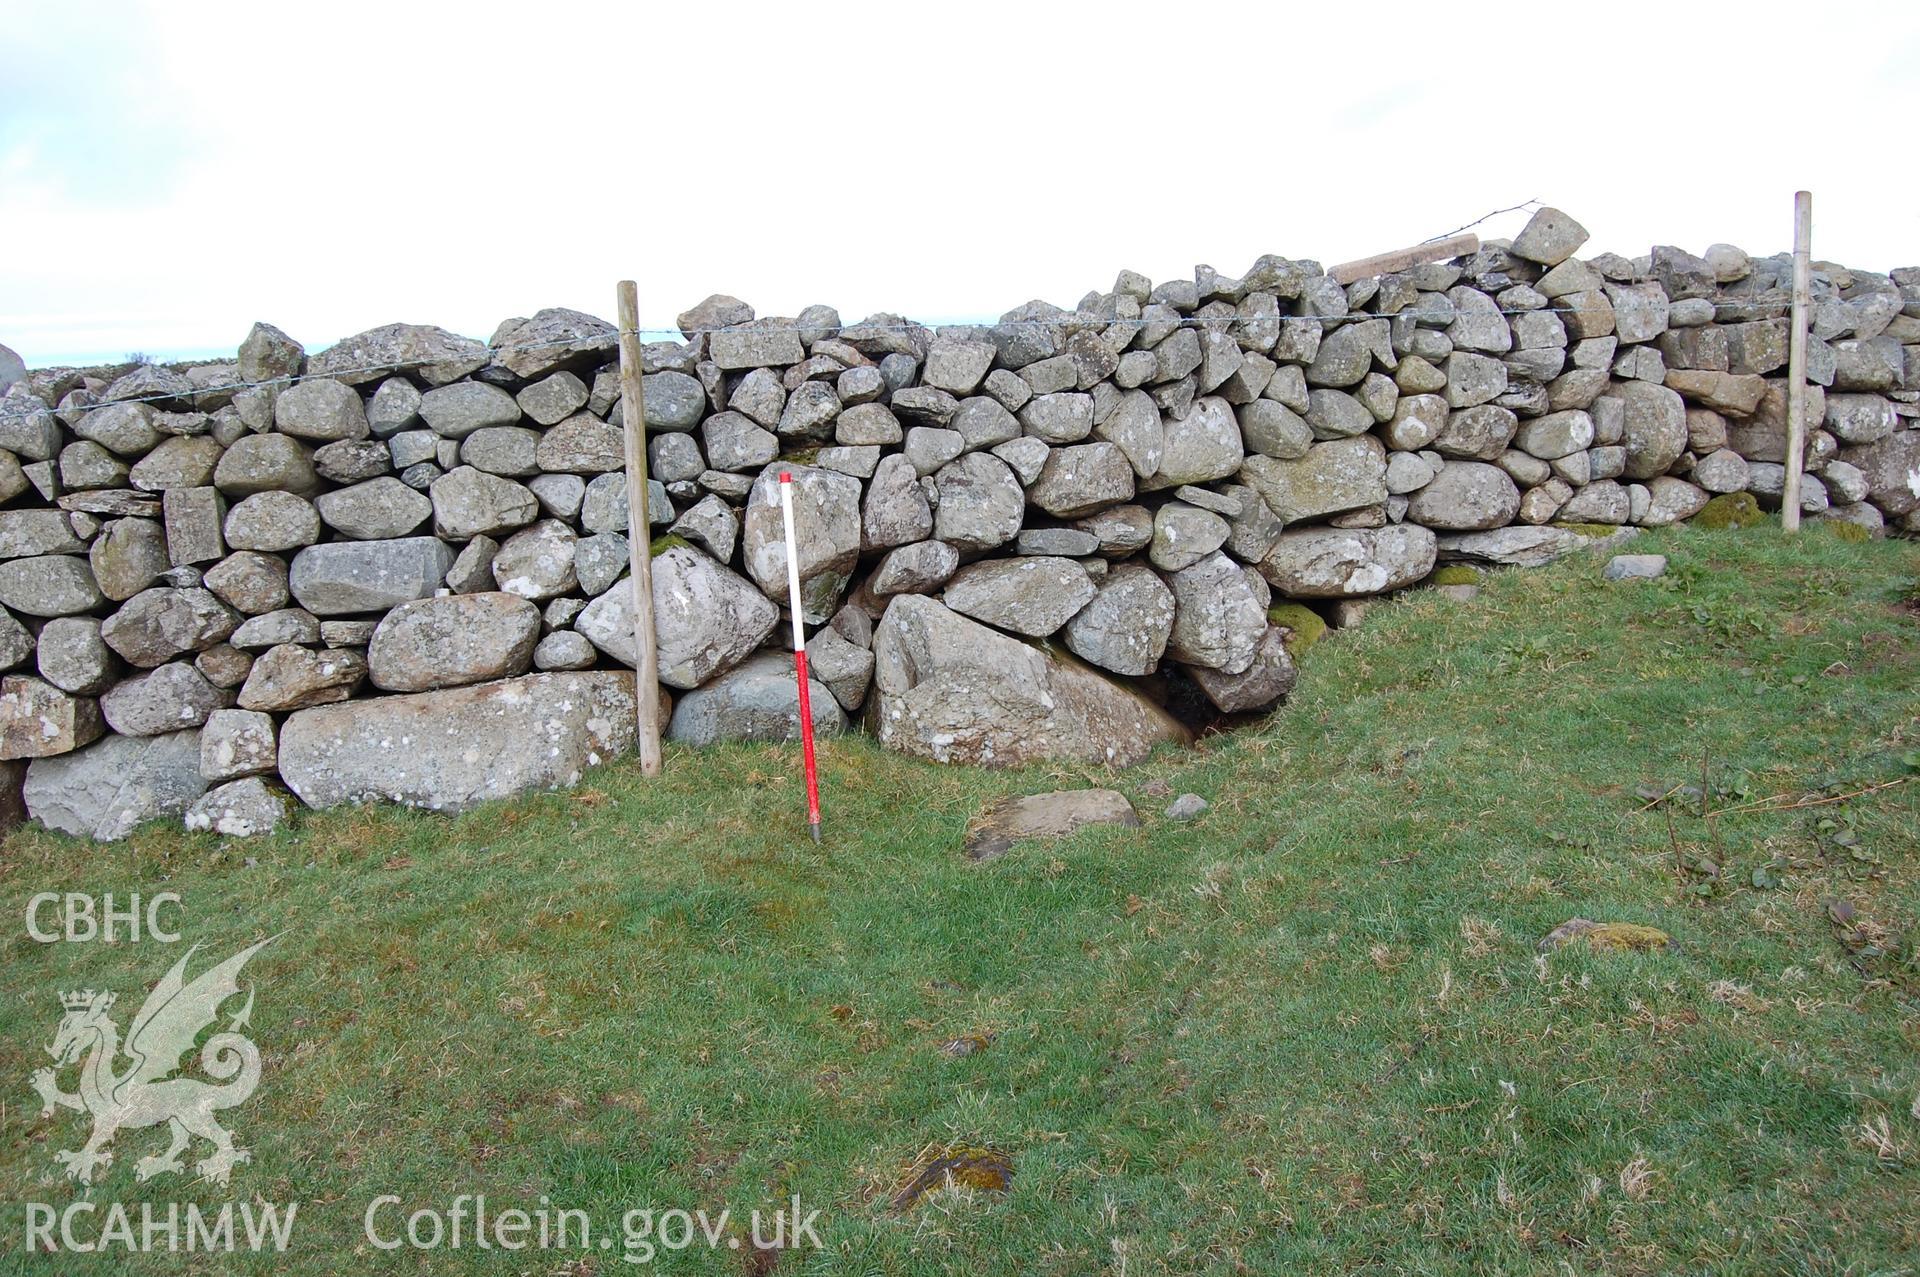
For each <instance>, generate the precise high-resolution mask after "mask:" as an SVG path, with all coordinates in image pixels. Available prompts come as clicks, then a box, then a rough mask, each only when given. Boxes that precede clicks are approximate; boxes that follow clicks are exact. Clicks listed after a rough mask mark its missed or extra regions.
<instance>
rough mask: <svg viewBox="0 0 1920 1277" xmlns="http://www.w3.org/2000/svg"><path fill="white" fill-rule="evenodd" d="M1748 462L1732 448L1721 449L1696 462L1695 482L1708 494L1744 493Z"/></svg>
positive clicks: (1694, 467) (1747, 476) (1694, 468)
mask: <svg viewBox="0 0 1920 1277" xmlns="http://www.w3.org/2000/svg"><path fill="white" fill-rule="evenodd" d="M1748 478H1749V475H1748V471H1747V460H1746V458H1745V457H1742V456H1741V455H1740V454H1739V453H1737V452H1735V451H1733V449H1731V448H1720V449H1717V450H1716V451H1714V452H1711V453H1709V454H1707V455H1706V456H1704V457H1702V458H1700V460H1698V461H1696V462H1694V465H1693V481H1694V482H1695V483H1697V484H1699V485H1700V486H1701V487H1702V488H1705V489H1706V490H1707V491H1708V492H1744V491H1746V487H1747V482H1748Z"/></svg>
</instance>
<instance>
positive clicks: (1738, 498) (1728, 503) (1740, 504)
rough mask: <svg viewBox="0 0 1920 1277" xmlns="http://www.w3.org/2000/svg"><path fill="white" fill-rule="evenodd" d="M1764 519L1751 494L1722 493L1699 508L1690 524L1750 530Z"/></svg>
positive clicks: (1758, 504) (1764, 520) (1703, 526)
mask: <svg viewBox="0 0 1920 1277" xmlns="http://www.w3.org/2000/svg"><path fill="white" fill-rule="evenodd" d="M1766 518H1767V516H1766V515H1765V514H1763V513H1761V510H1760V503H1759V502H1758V501H1756V500H1754V498H1753V494H1752V493H1751V492H1724V493H1722V494H1720V495H1719V496H1717V497H1714V498H1713V499H1712V500H1710V501H1708V502H1707V503H1706V504H1705V505H1703V506H1701V507H1700V513H1698V514H1696V515H1694V516H1693V519H1692V522H1693V524H1694V525H1695V526H1696V527H1702V528H1715V529H1718V528H1750V527H1753V526H1754V525H1755V524H1758V523H1764V522H1766Z"/></svg>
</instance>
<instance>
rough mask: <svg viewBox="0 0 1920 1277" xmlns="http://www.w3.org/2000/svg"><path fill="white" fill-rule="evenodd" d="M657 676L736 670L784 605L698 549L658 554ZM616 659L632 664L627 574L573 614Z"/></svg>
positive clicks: (684, 684) (680, 677)
mask: <svg viewBox="0 0 1920 1277" xmlns="http://www.w3.org/2000/svg"><path fill="white" fill-rule="evenodd" d="M653 608H654V630H655V634H656V643H657V650H658V670H659V676H660V681H661V682H662V683H664V684H666V685H667V686H668V687H678V688H693V687H698V686H700V685H701V684H703V683H705V682H707V681H708V680H710V679H712V678H713V677H714V676H715V675H717V674H721V673H724V672H726V671H727V670H729V669H732V668H733V667H734V666H735V665H737V664H739V663H740V662H741V661H742V660H743V659H745V658H746V656H747V655H748V654H750V653H751V652H752V651H753V650H754V649H755V648H757V647H759V646H760V645H761V644H762V643H764V642H765V641H766V640H767V636H768V635H770V634H771V633H772V632H773V627H774V626H775V624H777V623H778V621H779V619H780V612H779V609H778V608H776V607H775V606H774V605H773V604H772V603H771V602H769V601H768V600H767V598H766V596H765V595H763V594H761V593H760V592H759V591H758V590H756V589H754V588H753V586H752V585H751V584H750V583H749V582H747V581H746V580H744V579H742V578H741V577H740V576H739V575H738V574H736V573H734V572H733V571H731V570H729V569H728V568H726V567H724V566H722V565H721V564H719V563H716V562H714V561H713V560H712V559H710V558H708V557H707V556H706V555H704V554H701V553H700V552H699V551H698V550H693V549H689V548H686V547H682V546H676V547H672V548H669V549H667V550H665V551H664V552H662V553H661V554H660V555H659V556H657V557H656V558H655V559H654V561H653ZM573 624H574V628H575V629H576V630H578V631H580V632H581V633H582V634H584V635H586V636H587V638H588V639H589V640H591V641H592V643H593V645H594V646H595V647H597V648H599V649H600V650H601V651H602V652H605V653H606V654H607V655H608V656H610V657H612V658H613V659H614V660H616V661H619V662H621V663H622V664H625V665H629V666H631V665H632V664H633V663H634V660H635V656H634V641H633V587H632V585H631V584H630V583H628V582H625V581H622V582H620V583H618V584H616V585H615V586H613V588H611V589H610V590H608V591H607V592H606V593H604V594H602V595H601V596H600V597H599V598H597V599H595V600H594V601H593V602H592V603H589V604H588V605H587V608H586V610H585V611H584V612H582V613H581V614H580V615H579V617H577V618H576V619H575V620H574V623H573Z"/></svg>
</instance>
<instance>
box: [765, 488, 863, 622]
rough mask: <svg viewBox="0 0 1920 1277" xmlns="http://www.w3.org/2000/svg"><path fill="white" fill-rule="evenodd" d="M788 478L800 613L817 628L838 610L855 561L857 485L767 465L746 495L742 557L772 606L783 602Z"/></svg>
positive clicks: (784, 594)
mask: <svg viewBox="0 0 1920 1277" xmlns="http://www.w3.org/2000/svg"><path fill="white" fill-rule="evenodd" d="M782 474H791V475H792V476H793V535H794V540H795V541H796V542H797V544H798V545H799V553H800V611H801V614H802V615H803V616H804V617H805V618H806V621H807V624H809V625H819V624H821V623H822V622H824V621H825V620H826V619H827V618H828V617H829V616H832V615H833V613H834V609H835V608H837V607H839V605H840V595H841V592H842V591H844V590H845V589H846V586H847V578H848V577H850V576H852V575H853V567H854V564H855V563H856V562H857V561H858V560H859V558H860V481H859V480H858V479H855V478H853V477H852V476H850V475H844V474H836V473H835V472H834V471H832V470H822V469H819V468H818V467H815V466H796V465H787V466H784V467H783V466H782V465H780V464H779V463H777V462H776V463H775V464H773V465H770V466H768V467H767V468H766V469H765V470H762V471H761V472H760V477H759V478H757V479H755V480H754V481H753V489H752V491H751V492H749V493H748V494H747V516H746V523H745V527H744V529H743V531H742V536H743V540H742V545H741V557H742V560H743V562H744V563H745V565H746V569H747V575H749V576H751V577H752V578H753V583H754V584H755V585H757V586H759V587H760V592H761V593H762V594H764V595H766V596H767V597H768V598H770V599H772V600H773V601H774V602H775V603H785V602H786V601H787V535H786V527H785V524H784V521H783V518H782V514H781V509H780V476H781V475H782Z"/></svg>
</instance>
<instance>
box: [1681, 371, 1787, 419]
mask: <svg viewBox="0 0 1920 1277" xmlns="http://www.w3.org/2000/svg"><path fill="white" fill-rule="evenodd" d="M1665 380H1666V385H1667V388H1668V389H1669V390H1673V391H1676V392H1678V393H1679V394H1681V395H1684V396H1685V397H1686V398H1688V399H1691V400H1693V401H1694V402H1695V403H1698V404H1704V405H1705V406H1706V407H1708V408H1712V409H1714V410H1716V411H1718V412H1724V413H1730V414H1732V415H1734V416H1740V417H1745V416H1748V415H1750V414H1751V413H1752V412H1753V410H1754V409H1756V408H1758V407H1759V406H1760V399H1761V397H1762V396H1763V395H1765V394H1766V393H1767V383H1766V382H1765V381H1764V380H1762V379H1761V378H1759V377H1751V376H1737V375H1735V374H1733V373H1726V372H1703V371H1698V370H1694V369H1686V368H1676V369H1674V370H1672V371H1671V372H1669V373H1667V375H1666V379H1665Z"/></svg>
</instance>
